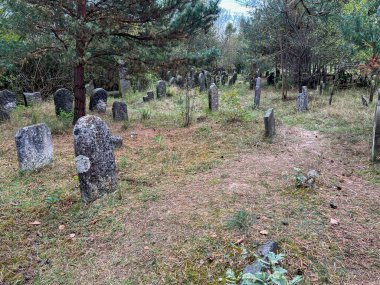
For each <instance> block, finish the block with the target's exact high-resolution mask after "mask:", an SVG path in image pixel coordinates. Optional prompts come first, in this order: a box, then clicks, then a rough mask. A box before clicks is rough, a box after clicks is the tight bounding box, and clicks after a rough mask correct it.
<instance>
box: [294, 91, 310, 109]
mask: <svg viewBox="0 0 380 285" xmlns="http://www.w3.org/2000/svg"><path fill="white" fill-rule="evenodd" d="M308 109H309V96H308V93H307V87H306V86H302V93H299V94H298V96H297V110H298V111H299V112H304V111H306V110H308Z"/></svg>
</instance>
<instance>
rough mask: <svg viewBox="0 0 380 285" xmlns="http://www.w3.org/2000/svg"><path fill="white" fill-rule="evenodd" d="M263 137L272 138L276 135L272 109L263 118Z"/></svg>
mask: <svg viewBox="0 0 380 285" xmlns="http://www.w3.org/2000/svg"><path fill="white" fill-rule="evenodd" d="M264 125H265V136H266V137H272V136H274V135H275V134H276V120H275V118H274V111H273V108H271V109H269V110H268V111H267V112H266V113H265V116H264Z"/></svg>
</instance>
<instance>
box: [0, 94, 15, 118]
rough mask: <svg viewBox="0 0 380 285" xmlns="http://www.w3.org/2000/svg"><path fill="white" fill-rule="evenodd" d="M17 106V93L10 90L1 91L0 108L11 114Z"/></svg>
mask: <svg viewBox="0 0 380 285" xmlns="http://www.w3.org/2000/svg"><path fill="white" fill-rule="evenodd" d="M14 108H16V94H14V93H13V92H10V91H8V90H3V91H0V110H3V111H4V112H6V113H7V114H9V113H10V112H11V111H12V110H13V109H14Z"/></svg>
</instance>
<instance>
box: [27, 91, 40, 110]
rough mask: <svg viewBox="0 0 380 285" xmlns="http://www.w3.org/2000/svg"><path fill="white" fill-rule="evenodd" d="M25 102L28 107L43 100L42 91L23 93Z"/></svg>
mask: <svg viewBox="0 0 380 285" xmlns="http://www.w3.org/2000/svg"><path fill="white" fill-rule="evenodd" d="M23 95H24V103H25V106H26V107H29V106H32V105H33V104H36V103H40V102H41V101H42V97H41V93H40V92H33V93H23Z"/></svg>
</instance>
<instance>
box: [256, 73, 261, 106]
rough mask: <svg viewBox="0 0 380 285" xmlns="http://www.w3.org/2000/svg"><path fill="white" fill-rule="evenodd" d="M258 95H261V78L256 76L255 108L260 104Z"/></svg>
mask: <svg viewBox="0 0 380 285" xmlns="http://www.w3.org/2000/svg"><path fill="white" fill-rule="evenodd" d="M260 96H261V78H260V76H259V77H257V78H256V85H255V107H256V108H258V107H259V106H260Z"/></svg>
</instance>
